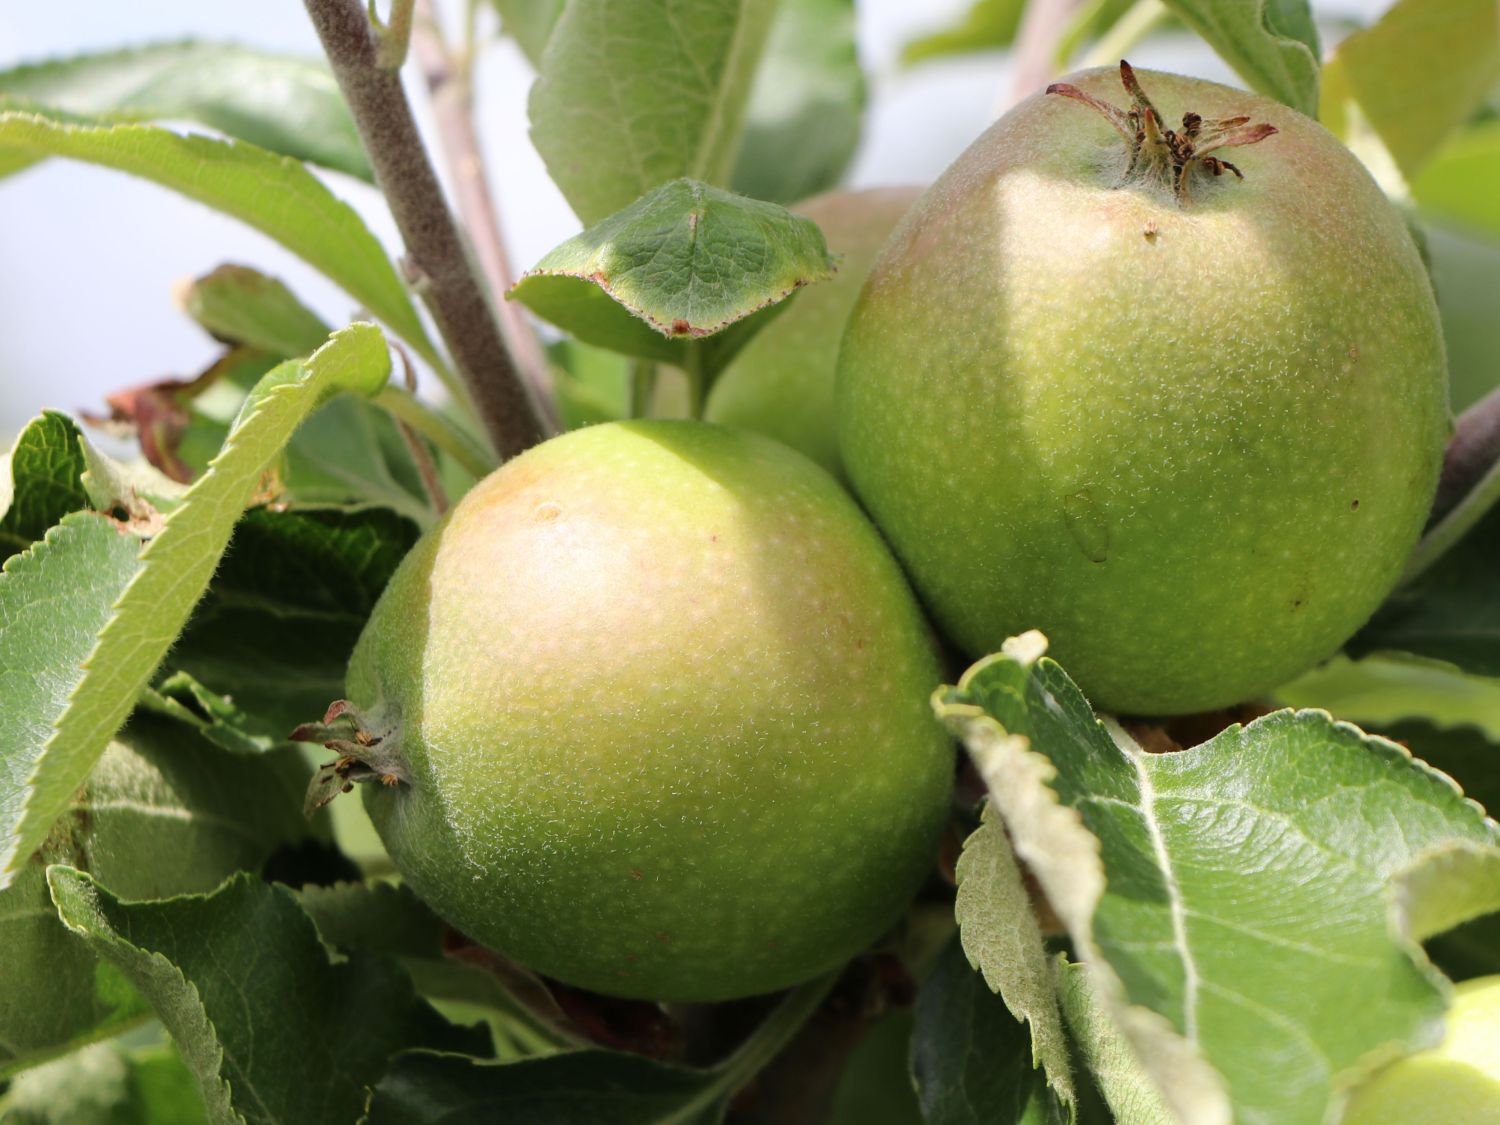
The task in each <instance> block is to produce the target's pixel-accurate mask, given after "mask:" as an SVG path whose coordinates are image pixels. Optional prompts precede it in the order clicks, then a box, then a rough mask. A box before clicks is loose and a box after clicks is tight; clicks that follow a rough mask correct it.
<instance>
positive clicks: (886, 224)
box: [704, 187, 922, 477]
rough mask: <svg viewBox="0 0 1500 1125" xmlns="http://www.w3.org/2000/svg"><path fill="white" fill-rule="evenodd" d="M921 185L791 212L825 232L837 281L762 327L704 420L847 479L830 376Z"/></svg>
mask: <svg viewBox="0 0 1500 1125" xmlns="http://www.w3.org/2000/svg"><path fill="white" fill-rule="evenodd" d="M921 194H922V189H921V188H917V187H887V188H870V189H868V190H865V191H833V192H828V193H827V194H825V195H819V196H815V197H814V198H812V199H809V200H806V201H805V202H802V203H798V204H796V205H795V206H794V207H792V210H793V211H795V212H797V213H798V214H799V215H805V216H807V217H808V218H809V219H812V220H813V221H814V222H815V223H817V224H818V226H819V227H821V228H822V229H823V237H824V238H825V239H826V240H827V242H828V248H829V249H830V250H832V251H833V252H834V253H835V254H837V255H839V269H838V273H837V274H835V275H834V277H833V280H831V281H826V282H822V283H820V284H818V285H814V286H811V287H810V288H808V289H807V290H805V291H804V292H802V293H799V294H798V295H797V299H796V300H795V301H793V302H791V305H790V307H789V308H788V309H787V310H786V311H785V312H784V313H781V314H780V315H779V316H777V317H776V319H774V320H773V321H771V323H770V324H768V325H767V326H766V327H765V328H763V329H761V331H760V332H758V333H757V334H756V335H755V336H754V338H753V339H751V341H750V342H749V343H748V344H746V345H745V347H744V348H743V349H742V350H741V351H740V353H739V354H738V355H736V356H735V358H734V360H733V362H731V363H730V364H729V366H728V367H726V368H725V369H724V370H723V372H722V373H721V374H720V375H719V377H718V379H717V380H716V381H715V382H714V386H713V390H712V391H711V392H710V394H709V396H708V407H707V410H706V412H705V415H704V416H705V417H706V418H707V419H708V420H709V421H710V422H723V423H724V424H725V425H729V426H739V427H741V428H743V429H747V430H754V431H755V432H756V433H760V434H765V435H766V436H767V437H773V438H775V439H776V440H777V441H780V442H784V443H786V444H787V445H790V446H791V447H792V448H793V449H795V450H798V451H799V452H801V453H805V454H807V456H809V457H811V458H812V459H813V460H814V461H816V462H817V463H818V464H820V465H822V466H823V467H824V468H825V469H827V470H828V471H829V472H831V473H833V474H834V475H835V476H838V477H842V476H843V464H842V462H840V460H839V450H838V436H837V434H836V433H835V430H834V420H833V373H834V368H835V366H836V361H837V359H838V352H839V340H840V338H841V337H842V336H843V334H844V322H845V321H846V320H848V319H849V310H850V309H851V308H853V307H854V301H855V298H857V297H858V296H859V290H860V286H862V285H863V284H864V283H865V277H866V276H867V275H868V274H869V272H870V266H871V265H873V264H874V262H875V256H876V254H878V253H879V252H880V248H881V247H882V246H884V245H885V240H886V239H887V238H889V237H890V234H891V231H892V230H894V229H895V227H896V224H897V223H898V222H900V221H901V216H902V215H904V214H906V212H907V211H908V210H909V209H910V208H911V205H912V204H913V203H915V202H916V201H917V199H918V197H919V196H921Z"/></svg>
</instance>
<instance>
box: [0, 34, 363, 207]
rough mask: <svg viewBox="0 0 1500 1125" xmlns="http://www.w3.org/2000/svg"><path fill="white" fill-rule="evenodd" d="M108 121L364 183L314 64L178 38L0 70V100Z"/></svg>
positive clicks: (348, 121)
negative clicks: (219, 136)
mask: <svg viewBox="0 0 1500 1125" xmlns="http://www.w3.org/2000/svg"><path fill="white" fill-rule="evenodd" d="M4 97H10V98H13V99H19V100H22V101H26V102H30V103H34V104H37V105H45V106H49V107H55V108H57V109H60V110H64V111H66V112H68V113H73V114H83V115H87V116H92V117H103V118H106V119H109V120H115V121H148V120H156V121H160V120H173V121H196V122H198V123H199V124H201V125H207V126H208V127H209V128H211V129H217V130H218V131H219V132H221V133H224V134H225V135H227V136H231V137H237V138H239V139H240V140H242V141H249V142H250V143H251V144H255V145H259V146H260V147H261V148H264V149H268V150H270V151H271V152H278V153H283V154H285V155H286V156H291V157H295V158H296V159H298V160H306V161H310V162H311V163H313V164H321V165H323V167H325V168H333V169H336V170H337V171H340V172H347V173H348V174H349V175H351V176H357V177H359V178H360V179H362V180H366V181H368V182H371V183H373V182H374V179H375V177H374V174H373V173H372V172H371V171H370V164H369V161H368V160H366V159H365V150H364V146H363V145H362V144H361V143H360V140H359V133H358V132H356V130H355V128H354V120H353V119H352V118H351V117H350V116H349V110H348V108H347V107H346V106H345V104H344V99H343V97H342V96H340V94H339V88H338V84H337V83H336V82H335V81H334V80H333V75H332V73H330V72H329V70H328V67H327V66H326V65H325V64H324V63H323V62H322V61H314V60H310V59H299V58H293V57H289V56H286V55H275V54H269V53H267V52H264V51H257V50H253V49H251V48H249V47H241V46H235V45H231V44H228V43H205V42H201V41H193V40H186V41H183V42H179V43H152V44H146V45H142V46H135V47H127V48H125V49H123V50H119V51H108V52H105V53H102V54H88V55H75V56H73V57H71V58H66V59H55V60H52V61H49V62H44V63H37V64H34V65H29V66H18V67H14V68H12V69H10V70H6V71H0V98H4Z"/></svg>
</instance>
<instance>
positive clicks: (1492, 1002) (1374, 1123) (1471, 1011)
mask: <svg viewBox="0 0 1500 1125" xmlns="http://www.w3.org/2000/svg"><path fill="white" fill-rule="evenodd" d="M1496 1121H1500V976H1492V977H1481V978H1479V979H1477V980H1469V981H1464V983H1462V984H1460V985H1458V986H1457V987H1456V988H1455V989H1454V990H1453V1005H1452V1007H1450V1008H1449V1009H1448V1015H1447V1019H1446V1021H1445V1027H1444V1034H1443V1041H1442V1042H1441V1043H1440V1044H1438V1046H1436V1047H1434V1048H1432V1049H1431V1050H1427V1051H1419V1052H1417V1053H1416V1054H1414V1055H1408V1056H1407V1057H1406V1058H1404V1059H1399V1060H1398V1061H1396V1062H1394V1063H1392V1064H1391V1065H1389V1066H1387V1067H1385V1068H1384V1069H1382V1070H1379V1071H1377V1072H1376V1073H1375V1075H1374V1076H1373V1077H1372V1078H1371V1079H1370V1080H1369V1081H1368V1082H1366V1083H1364V1084H1363V1085H1361V1086H1359V1087H1358V1088H1356V1090H1355V1091H1354V1094H1353V1096H1352V1097H1351V1098H1350V1100H1349V1105H1348V1107H1347V1108H1346V1109H1345V1110H1344V1116H1343V1117H1342V1118H1341V1125H1494V1122H1496Z"/></svg>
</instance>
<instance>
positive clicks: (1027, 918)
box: [954, 805, 1077, 1107]
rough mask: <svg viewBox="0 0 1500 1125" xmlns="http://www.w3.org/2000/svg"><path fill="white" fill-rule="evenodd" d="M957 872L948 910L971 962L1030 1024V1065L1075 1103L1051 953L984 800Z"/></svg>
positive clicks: (1060, 1094) (1015, 1014) (1068, 1102)
mask: <svg viewBox="0 0 1500 1125" xmlns="http://www.w3.org/2000/svg"><path fill="white" fill-rule="evenodd" d="M956 874H957V877H958V896H957V900H956V902H955V903H954V914H955V916H956V917H957V919H958V927H959V934H960V935H961V937H962V939H963V951H964V953H965V954H966V955H967V956H968V958H969V964H970V965H971V966H972V967H973V968H975V969H977V970H979V972H980V973H981V974H982V975H983V978H984V982H985V984H987V985H988V986H989V988H990V991H992V992H998V993H999V994H1000V995H1001V997H1002V998H1003V999H1004V1002H1005V1007H1006V1008H1008V1009H1009V1010H1010V1014H1011V1015H1012V1016H1013V1017H1014V1018H1015V1019H1017V1020H1020V1021H1022V1022H1024V1023H1027V1024H1029V1025H1030V1028H1029V1034H1030V1037H1031V1044H1032V1057H1031V1059H1030V1060H1029V1065H1028V1069H1029V1067H1030V1066H1038V1067H1041V1068H1042V1070H1043V1072H1044V1073H1045V1075H1046V1078H1047V1083H1048V1084H1050V1085H1051V1086H1052V1088H1053V1089H1054V1090H1055V1091H1056V1092H1057V1096H1058V1098H1059V1099H1060V1100H1061V1101H1062V1103H1063V1104H1064V1105H1067V1106H1069V1107H1072V1106H1075V1105H1076V1102H1077V1097H1076V1095H1075V1094H1074V1091H1073V1082H1072V1079H1071V1077H1070V1075H1069V1073H1068V1044H1067V1037H1066V1036H1065V1034H1064V1033H1063V1027H1062V1015H1061V1013H1060V1012H1059V1011H1058V1008H1057V993H1056V989H1055V988H1054V985H1053V980H1052V964H1051V959H1050V957H1049V956H1048V953H1047V949H1046V946H1045V945H1044V944H1043V941H1042V930H1041V925H1040V924H1039V922H1038V920H1037V916H1036V912H1035V911H1034V910H1033V909H1032V905H1031V896H1030V895H1029V894H1028V893H1027V891H1026V886H1025V884H1024V883H1023V882H1022V879H1021V869H1020V867H1019V866H1018V865H1017V863H1016V858H1015V855H1014V854H1013V853H1012V852H1011V849H1010V844H1009V843H1008V842H1007V841H1006V839H1005V829H1004V827H1003V826H1002V825H1001V823H1000V820H999V818H998V817H997V816H996V815H995V813H994V810H993V809H992V808H991V807H990V806H988V805H986V806H985V809H984V813H983V815H982V819H981V820H980V824H979V827H978V828H977V829H976V830H975V831H974V833H973V835H971V836H970V837H969V838H968V839H967V840H966V841H964V850H963V853H962V854H961V855H960V856H959V860H958V866H957V869H956ZM966 987H967V982H966ZM1007 1034H1008V1035H1009V1034H1012V1033H1010V1032H1007ZM1049 1101H1050V1099H1049Z"/></svg>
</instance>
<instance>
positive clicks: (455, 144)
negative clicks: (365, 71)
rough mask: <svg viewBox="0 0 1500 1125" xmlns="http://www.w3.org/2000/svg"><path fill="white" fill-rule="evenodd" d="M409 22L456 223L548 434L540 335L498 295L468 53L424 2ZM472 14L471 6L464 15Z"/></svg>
mask: <svg viewBox="0 0 1500 1125" xmlns="http://www.w3.org/2000/svg"><path fill="white" fill-rule="evenodd" d="M416 6H417V23H416V34H415V38H414V40H413V45H414V46H415V48H416V54H417V65H418V67H419V68H420V69H421V72H422V77H423V79H424V81H425V82H426V83H427V90H428V92H429V94H430V95H431V97H432V112H433V116H434V117H435V118H436V120H437V127H438V128H437V139H438V144H439V146H440V147H441V148H442V151H443V158H444V162H445V163H446V164H447V166H448V171H449V173H450V175H452V177H453V193H454V198H455V200H456V202H457V204H458V213H459V215H460V216H461V217H462V219H463V222H464V228H465V230H466V231H467V233H468V235H469V238H470V241H471V242H472V244H473V247H474V256H475V258H476V259H478V262H479V268H480V270H481V272H482V273H483V274H484V280H485V283H486V284H487V285H488V286H489V291H490V299H491V301H492V302H493V304H494V308H495V311H496V313H497V315H498V316H499V318H500V330H501V332H502V333H503V334H504V336H505V342H506V344H507V345H508V346H509V348H510V353H511V355H512V356H514V357H515V360H516V367H517V368H518V370H519V372H520V375H521V378H522V379H523V380H524V381H525V383H526V385H527V387H528V389H529V390H530V392H531V396H532V401H533V402H534V403H536V405H537V408H538V410H539V411H540V413H541V415H542V422H543V424H544V425H545V426H546V428H547V430H548V432H550V433H556V432H557V431H558V430H560V429H561V428H562V427H561V424H560V422H559V420H558V413H557V402H556V398H555V396H554V394H553V390H552V377H551V373H550V370H549V368H548V366H547V356H546V353H545V352H543V351H542V343H541V340H539V339H538V338H537V334H536V331H535V330H534V329H533V328H532V326H531V322H530V321H528V320H527V319H526V313H525V311H524V310H523V309H522V308H521V306H520V305H517V304H515V303H514V302H511V301H507V300H505V293H506V291H507V290H508V289H510V287H511V285H512V284H513V283H514V281H515V273H514V271H513V270H512V268H511V264H510V254H509V252H508V251H507V250H506V246H505V236H504V234H502V233H501V229H500V216H499V213H498V212H497V211H496V209H495V197H494V194H493V192H492V191H491V190H490V184H489V177H488V174H487V173H486V171H485V163H484V158H483V156H482V155H481V154H480V148H479V137H478V135H477V133H476V132H475V129H474V82H473V67H472V62H473V60H472V58H471V57H470V56H469V55H468V53H467V52H462V53H460V54H458V55H455V54H454V53H453V52H452V51H450V50H449V48H448V44H447V42H446V41H445V40H444V38H443V30H442V26H441V25H440V24H439V23H438V19H437V12H436V11H434V9H433V5H432V0H416ZM470 17H471V18H472V12H471V13H470Z"/></svg>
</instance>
